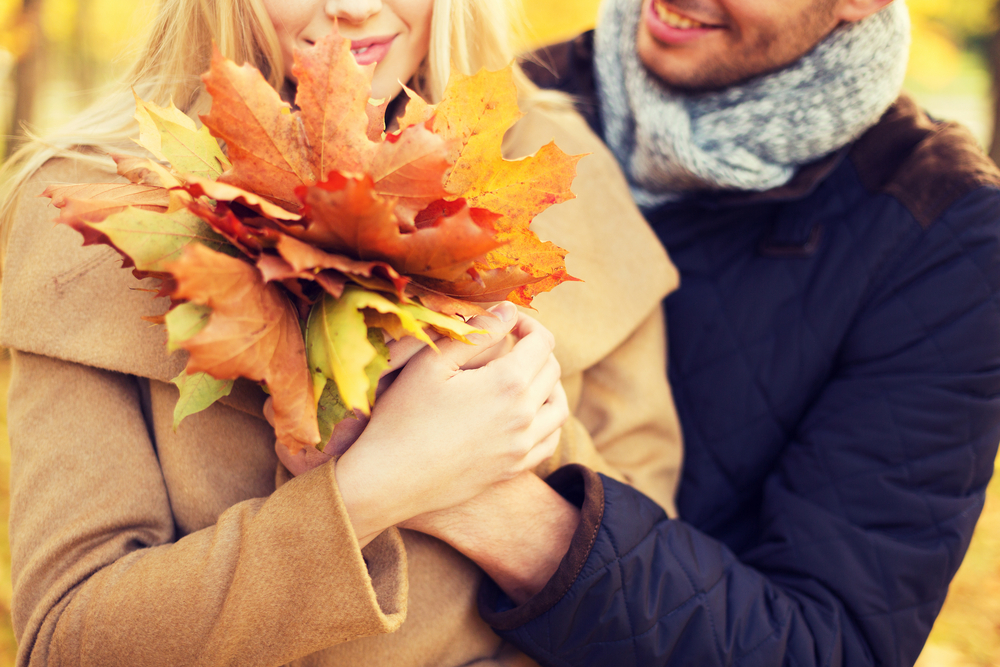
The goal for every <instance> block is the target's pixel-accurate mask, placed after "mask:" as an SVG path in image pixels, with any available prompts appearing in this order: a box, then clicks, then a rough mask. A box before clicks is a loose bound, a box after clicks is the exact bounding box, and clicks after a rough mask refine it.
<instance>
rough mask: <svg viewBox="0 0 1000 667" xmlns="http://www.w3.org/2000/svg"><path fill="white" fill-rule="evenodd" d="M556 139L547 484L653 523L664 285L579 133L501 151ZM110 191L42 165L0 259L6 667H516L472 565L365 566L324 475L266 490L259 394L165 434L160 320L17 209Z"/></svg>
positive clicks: (437, 551)
mask: <svg viewBox="0 0 1000 667" xmlns="http://www.w3.org/2000/svg"><path fill="white" fill-rule="evenodd" d="M553 138H555V139H556V141H557V142H558V143H559V145H560V146H561V147H562V148H563V149H565V150H567V151H568V152H571V153H583V152H590V153H593V156H591V157H589V158H587V159H585V160H584V161H583V162H582V163H581V166H580V175H579V177H578V179H577V181H576V183H575V185H574V191H575V192H576V193H577V194H578V195H579V198H578V199H577V200H575V201H573V202H569V203H567V204H564V205H561V206H558V207H555V208H554V209H551V210H550V211H549V212H547V213H546V214H544V215H543V216H541V217H540V218H539V219H538V220H537V222H536V226H535V228H536V229H537V231H538V232H539V234H540V235H541V236H542V238H543V239H549V240H552V241H555V242H556V243H558V244H560V245H562V246H564V247H566V248H568V249H569V251H570V255H569V260H568V261H569V269H570V271H571V272H572V273H573V274H575V275H576V276H579V277H581V278H583V279H584V280H585V281H586V282H584V283H571V284H566V285H563V286H560V287H559V288H558V289H557V290H556V291H555V292H553V293H551V294H546V295H543V296H541V297H539V298H538V299H537V301H536V305H537V308H538V312H537V316H538V318H539V319H540V320H541V321H542V322H543V323H544V324H545V325H546V326H548V327H549V328H550V329H551V330H552V331H553V332H554V333H555V336H556V340H557V346H558V347H557V351H556V354H557V356H558V358H559V361H560V363H561V364H562V368H563V372H564V377H563V382H564V384H565V387H566V390H567V393H568V395H569V398H570V405H571V407H572V408H573V409H574V411H575V415H576V416H575V419H574V420H572V421H571V423H570V424H569V425H567V427H566V428H565V429H564V437H563V440H562V444H561V446H560V451H559V453H558V454H557V456H556V458H555V460H553V461H552V462H551V464H549V465H548V466H546V467H547V468H548V469H554V468H555V467H557V466H558V465H561V464H563V463H566V462H569V461H579V462H583V463H585V464H587V465H589V466H591V467H593V468H595V469H597V470H601V471H603V472H606V473H607V474H611V475H614V476H616V477H618V478H620V479H621V478H625V479H627V480H628V481H631V482H632V483H633V484H635V485H636V486H638V487H639V488H640V489H642V490H643V491H645V492H646V493H648V494H649V495H651V496H652V497H653V498H655V499H657V500H658V501H659V502H660V503H661V504H663V505H664V506H666V507H668V508H670V509H671V511H672V495H673V491H674V487H675V484H676V480H677V475H678V471H679V467H680V451H681V450H680V437H679V433H678V424H677V420H676V416H675V413H674V409H673V405H672V402H671V397H670V394H669V389H668V386H667V383H666V379H665V377H664V368H665V359H664V332H663V325H662V321H661V316H660V308H659V304H660V300H661V299H662V297H663V296H664V295H665V294H666V293H667V292H668V291H669V290H670V289H672V288H673V287H674V286H675V284H676V282H677V278H676V273H675V271H674V269H673V267H672V266H671V265H670V263H669V261H668V260H667V257H666V255H665V254H664V253H663V251H662V249H661V248H660V245H659V243H658V242H657V239H656V238H655V236H654V235H653V234H652V233H651V232H650V230H649V229H648V228H647V226H646V224H645V221H644V220H643V219H642V217H641V216H640V214H639V213H638V211H637V210H636V209H635V208H634V207H633V206H632V204H631V200H630V198H629V193H628V189H627V187H626V185H625V183H624V181H623V179H622V177H621V175H620V174H619V172H618V170H617V168H616V166H615V163H614V160H613V158H612V157H611V156H610V154H609V153H608V152H607V150H606V149H605V148H604V147H603V145H602V144H601V143H600V142H599V140H598V139H597V138H595V137H594V135H593V134H592V133H591V132H590V131H589V129H588V128H587V126H586V124H585V123H583V122H582V121H581V119H580V118H579V117H577V116H576V115H574V114H570V113H568V112H559V113H556V112H540V111H534V112H532V113H531V114H529V116H528V117H526V118H525V119H524V120H523V121H522V122H521V123H519V125H518V126H517V127H516V128H515V130H514V131H512V133H511V136H510V137H509V140H508V144H509V145H508V147H507V148H508V154H509V155H524V154H527V153H530V152H533V151H534V150H535V149H537V148H538V147H540V146H541V145H543V144H544V143H546V142H548V141H549V140H551V139H553ZM106 178H110V176H108V175H105V174H101V173H99V172H95V171H94V170H93V169H92V168H83V167H80V166H79V165H77V164H75V163H71V162H67V161H61V162H53V163H50V164H49V165H47V166H46V167H45V168H43V169H42V170H41V172H40V173H39V174H38V175H37V176H36V177H35V179H34V180H33V182H32V183H31V184H30V189H29V191H28V192H27V196H26V198H25V199H24V200H23V202H22V204H21V209H20V213H19V215H18V218H17V221H16V224H15V226H14V228H13V229H12V233H11V236H10V240H9V246H8V248H7V255H6V267H5V268H6V270H5V275H4V284H3V304H2V310H0V313H2V317H0V344H2V345H4V346H7V347H10V348H13V349H14V350H16V351H17V352H16V353H15V355H14V376H13V380H12V385H11V389H10V407H9V427H10V440H11V447H12V455H13V466H12V473H11V477H12V479H11V488H12V493H11V526H10V535H11V543H12V556H13V573H14V574H13V577H14V605H13V617H14V619H13V620H14V626H15V629H16V632H17V636H18V640H19V642H20V654H19V657H18V664H19V665H27V664H31V665H100V666H108V665H128V666H130V667H135V666H138V665H169V666H170V667H176V666H178V665H195V664H197V665H241V666H243V665H245V666H256V665H281V664H285V663H294V664H296V665H317V666H318V665H365V666H370V665H391V666H393V667H411V666H412V667H418V666H425V665H426V666H433V667H457V666H459V665H466V664H470V663H471V662H474V661H477V660H478V662H475V664H476V665H481V666H483V667H486V666H488V665H508V666H511V665H531V664H534V663H533V662H532V661H531V660H529V659H528V658H527V657H526V656H524V655H522V654H520V653H519V652H518V651H517V650H516V649H514V648H513V647H512V646H510V645H506V644H504V643H503V642H502V641H501V640H500V639H499V638H498V637H497V636H496V635H495V634H494V633H493V632H492V631H491V630H490V629H489V627H488V626H486V625H485V623H483V621H482V620H481V619H480V618H479V615H478V613H477V612H476V605H475V596H476V592H477V588H478V584H479V582H480V579H481V576H482V575H481V572H480V571H479V569H478V568H476V567H475V566H474V565H473V564H472V563H471V562H470V561H468V560H467V559H465V558H464V557H463V556H461V555H460V554H458V553H457V552H455V551H454V550H452V549H451V548H450V547H448V546H447V545H445V544H444V543H442V542H439V541H437V540H435V539H433V538H430V537H427V536H425V535H422V534H419V533H414V532H410V531H401V530H396V529H390V530H388V531H386V532H385V533H384V534H382V535H381V536H380V537H379V538H377V539H376V540H375V541H374V542H372V543H371V544H370V545H369V546H368V547H366V548H365V550H364V551H363V552H362V551H360V550H359V549H358V548H357V543H356V540H355V537H354V535H353V533H352V530H351V527H350V522H349V520H348V517H347V515H346V512H345V510H344V507H343V504H342V502H341V499H340V497H339V495H338V490H337V484H336V481H335V477H334V474H333V473H334V469H333V466H332V465H326V466H322V467H320V468H317V469H316V470H313V471H311V472H310V473H308V474H305V475H303V476H301V477H299V478H297V479H294V480H291V481H288V482H287V483H284V484H282V483H281V482H283V481H285V479H286V478H287V473H286V472H285V471H284V469H283V468H281V467H280V466H279V465H278V462H277V459H276V457H275V454H274V449H273V445H274V433H273V431H272V430H271V428H270V427H269V426H268V424H267V422H266V421H265V420H264V419H263V417H262V414H261V407H262V404H263V401H264V395H263V392H261V391H260V389H259V388H257V387H256V386H255V385H252V384H250V383H242V382H238V383H237V386H236V389H235V390H234V392H233V394H232V395H231V396H230V397H228V398H226V399H224V400H223V401H222V403H221V404H216V405H215V406H213V407H212V408H210V409H209V410H207V411H206V412H203V413H201V414H198V415H195V416H193V417H189V418H188V419H187V420H186V421H185V422H184V423H183V424H182V425H181V426H180V428H179V430H178V431H177V432H174V431H173V430H172V428H171V421H172V420H171V414H172V411H173V406H174V403H175V401H176V399H177V391H176V389H175V388H174V387H173V386H172V385H170V384H168V381H169V379H170V378H172V377H174V376H175V375H176V374H177V373H178V371H179V370H180V369H181V368H182V366H183V363H184V359H183V357H182V356H181V355H179V354H178V355H173V356H168V355H167V353H166V350H165V349H164V342H165V336H164V333H163V331H162V329H161V328H160V327H156V326H152V325H149V324H147V323H146V322H144V321H142V320H141V319H140V317H141V316H142V315H150V314H156V313H160V312H162V311H163V309H164V307H165V304H164V303H163V300H162V299H161V300H154V299H153V298H152V297H151V295H150V294H148V293H146V292H142V291H136V288H137V287H140V284H139V283H138V282H136V281H135V280H134V279H133V278H132V277H131V274H130V272H128V271H124V270H122V269H120V268H119V265H120V261H119V259H118V257H117V255H116V254H115V253H114V251H112V250H110V249H109V248H106V247H89V248H82V247H80V238H79V236H78V235H77V234H76V233H75V232H73V231H71V230H70V229H69V228H67V227H65V226H61V225H53V224H52V223H51V222H50V221H51V220H52V219H53V217H54V215H55V210H54V209H52V208H51V207H50V206H49V204H48V200H44V199H39V198H36V197H35V195H37V194H38V193H39V192H40V191H41V190H42V188H44V187H45V186H46V185H47V184H50V183H76V182H83V181H88V180H99V179H106ZM428 464H429V465H433V462H432V461H431V462H428ZM276 470H277V471H278V474H277V475H276ZM540 472H541V473H543V474H544V473H545V472H546V471H544V470H543V471H540ZM282 473H284V474H282Z"/></svg>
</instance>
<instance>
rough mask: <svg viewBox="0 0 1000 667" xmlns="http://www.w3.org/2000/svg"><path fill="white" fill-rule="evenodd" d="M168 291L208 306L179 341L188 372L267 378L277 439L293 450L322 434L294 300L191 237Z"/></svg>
mask: <svg viewBox="0 0 1000 667" xmlns="http://www.w3.org/2000/svg"><path fill="white" fill-rule="evenodd" d="M170 270H171V272H172V273H173V275H174V278H175V280H176V289H175V291H174V294H173V297H174V298H176V299H187V300H189V301H191V302H193V303H196V304H199V305H204V306H208V307H209V308H211V309H212V315H211V317H210V318H209V322H208V325H207V326H206V327H205V328H204V329H202V330H201V331H200V332H199V333H198V334H197V335H195V336H193V337H192V338H189V339H187V340H185V341H183V342H182V343H181V347H183V348H184V349H185V350H187V351H188V353H189V354H190V357H189V359H188V363H187V369H186V370H187V372H188V373H189V374H194V373H200V372H204V373H208V374H209V375H211V376H212V377H214V378H216V379H219V380H231V379H236V378H238V377H245V378H249V379H251V380H255V381H257V382H265V383H266V384H267V387H268V390H269V391H270V392H271V396H272V398H273V406H274V419H275V432H276V434H277V437H278V440H279V441H280V442H281V443H282V444H284V445H286V446H287V447H288V448H289V449H290V450H291V451H292V452H293V453H294V452H297V451H298V450H299V449H301V448H302V447H305V446H308V445H315V444H316V443H318V442H319V430H318V427H317V425H316V403H315V400H314V396H313V386H312V379H311V378H310V375H309V370H308V367H307V365H306V355H305V343H304V341H303V339H302V330H301V328H300V327H299V319H298V316H297V314H296V312H295V309H294V308H293V307H292V304H291V302H289V300H288V299H287V298H286V297H285V296H284V295H283V294H282V293H281V290H279V289H278V288H277V287H276V286H275V285H273V284H268V283H265V282H264V281H263V279H262V278H261V275H260V272H259V271H257V269H256V268H254V267H253V266H252V265H250V264H247V263H246V262H244V261H241V260H239V259H235V258H232V257H229V256H227V255H223V254H221V253H218V252H215V251H212V250H209V249H208V248H205V247H204V246H201V245H192V246H190V247H189V248H188V249H187V250H186V251H185V253H184V255H183V257H182V258H181V259H179V260H177V261H176V262H174V263H173V264H172V265H171V267H170Z"/></svg>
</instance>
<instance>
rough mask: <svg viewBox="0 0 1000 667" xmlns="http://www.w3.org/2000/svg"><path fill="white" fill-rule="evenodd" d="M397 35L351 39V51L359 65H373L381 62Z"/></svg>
mask: <svg viewBox="0 0 1000 667" xmlns="http://www.w3.org/2000/svg"><path fill="white" fill-rule="evenodd" d="M395 39H396V36H395V35H388V36H381V37H366V38H364V39H352V40H351V53H353V54H354V59H355V60H356V61H357V62H358V64H359V65H371V64H372V63H378V62H381V61H382V59H383V58H385V57H386V55H387V54H388V53H389V49H390V48H392V43H393V41H394V40H395Z"/></svg>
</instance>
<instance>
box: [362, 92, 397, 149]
mask: <svg viewBox="0 0 1000 667" xmlns="http://www.w3.org/2000/svg"><path fill="white" fill-rule="evenodd" d="M391 101H392V100H391V99H390V98H388V97H387V98H385V99H384V100H368V104H366V105H365V113H367V114H368V138H369V139H371V140H372V141H382V135H383V134H385V112H386V111H387V110H388V109H389V102H391Z"/></svg>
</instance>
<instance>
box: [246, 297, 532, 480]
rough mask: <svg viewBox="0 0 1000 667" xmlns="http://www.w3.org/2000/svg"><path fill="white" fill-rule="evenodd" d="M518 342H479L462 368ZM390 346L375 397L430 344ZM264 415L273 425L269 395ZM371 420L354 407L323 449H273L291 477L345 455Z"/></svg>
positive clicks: (509, 338) (408, 341)
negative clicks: (351, 414)
mask: <svg viewBox="0 0 1000 667" xmlns="http://www.w3.org/2000/svg"><path fill="white" fill-rule="evenodd" d="M491 310H492V309H491ZM426 333H427V335H428V336H429V337H430V339H431V340H433V341H434V342H435V343H437V342H438V341H440V340H441V339H442V338H443V336H442V335H441V334H439V333H437V332H435V331H433V330H428V331H427V332H426ZM515 342H516V338H515V337H514V335H513V334H510V333H508V334H507V335H506V336H505V337H504V339H503V340H502V341H500V342H498V343H496V344H493V345H490V346H485V345H480V346H479V348H480V349H481V350H482V351H481V352H479V353H478V354H477V355H476V356H474V357H473V358H472V359H471V360H469V361H468V362H467V363H466V364H464V365H463V366H462V370H474V369H476V368H481V367H483V366H485V365H486V364H488V363H489V362H491V361H493V360H494V359H499V358H500V357H502V356H503V355H505V354H507V353H508V352H510V351H511V350H512V349H513V347H514V343H515ZM387 345H388V347H389V366H388V368H386V370H384V371H383V372H382V377H381V379H380V380H379V385H378V387H377V389H376V391H375V396H376V397H378V396H381V395H382V394H383V393H384V392H385V390H386V389H388V388H389V387H390V386H391V385H392V382H393V380H395V379H396V376H397V375H398V374H399V373H398V372H399V370H401V369H402V368H403V366H405V365H406V362H408V361H409V360H410V359H412V358H413V356H414V355H416V354H417V353H418V352H420V351H421V350H423V349H424V348H425V347H427V344H426V343H424V342H422V341H420V340H417V339H416V338H414V337H412V336H407V337H405V338H403V339H401V340H389V341H387ZM264 417H265V418H266V419H267V422H268V423H269V424H270V425H271V426H272V427H273V426H274V408H273V406H272V403H271V398H270V397H269V398H268V399H267V400H266V401H265V402H264ZM368 421H369V417H368V416H367V415H365V414H364V413H362V412H361V411H359V410H355V412H354V417H349V418H347V419H344V420H342V421H340V422H339V423H337V425H336V426H334V429H333V434H332V435H331V436H330V440H329V442H327V443H326V446H325V447H324V448H323V450H322V451H320V450H319V449H317V448H316V447H303V448H302V449H300V450H299V451H298V452H296V453H295V454H292V453H291V452H290V451H289V450H288V448H287V447H285V446H284V445H282V444H281V443H279V442H277V441H275V443H274V451H275V453H276V454H277V455H278V460H280V461H281V463H282V465H284V466H285V468H286V469H287V470H288V471H289V472H290V473H291V474H292V476H293V477H298V476H299V475H301V474H303V473H307V472H309V471H310V470H312V469H313V468H316V467H318V466H321V465H323V464H324V463H326V462H327V461H329V460H330V459H335V458H338V457H340V456H341V455H343V453H344V452H346V451H347V450H348V449H350V447H351V445H353V444H354V443H355V442H356V441H357V439H358V438H359V437H360V436H361V434H362V432H364V430H365V427H366V426H368Z"/></svg>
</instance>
